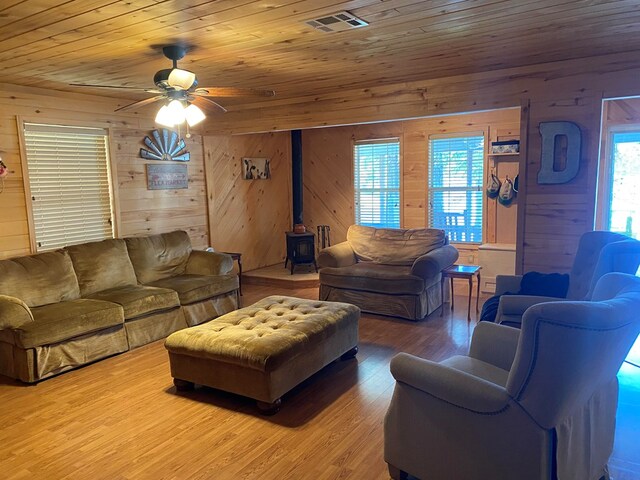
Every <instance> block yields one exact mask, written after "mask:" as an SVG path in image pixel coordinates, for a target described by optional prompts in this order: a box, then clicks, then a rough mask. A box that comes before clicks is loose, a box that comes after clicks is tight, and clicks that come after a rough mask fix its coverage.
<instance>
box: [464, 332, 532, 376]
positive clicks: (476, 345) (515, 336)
mask: <svg viewBox="0 0 640 480" xmlns="http://www.w3.org/2000/svg"><path fill="white" fill-rule="evenodd" d="M519 339H520V330H519V329H517V328H512V327H507V326H505V325H497V324H495V323H491V322H480V323H479V324H478V325H477V326H476V328H475V330H474V331H473V337H472V338H471V347H470V348H469V356H470V357H472V358H475V359H477V360H481V361H483V362H486V363H490V364H491V365H494V366H496V367H498V368H501V369H503V370H511V365H512V364H513V359H514V358H515V356H516V350H517V349H518V340H519Z"/></svg>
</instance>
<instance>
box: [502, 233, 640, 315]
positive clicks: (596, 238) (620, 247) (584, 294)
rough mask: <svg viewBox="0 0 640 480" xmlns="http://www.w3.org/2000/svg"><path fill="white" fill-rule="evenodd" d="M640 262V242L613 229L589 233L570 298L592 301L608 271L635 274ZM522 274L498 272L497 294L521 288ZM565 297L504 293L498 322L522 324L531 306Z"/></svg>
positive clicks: (572, 275) (574, 268) (579, 252)
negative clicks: (523, 317) (595, 291)
mask: <svg viewBox="0 0 640 480" xmlns="http://www.w3.org/2000/svg"><path fill="white" fill-rule="evenodd" d="M638 265H640V242H638V241H637V240H634V239H632V238H629V237H627V236H625V235H621V234H619V233H613V232H604V231H593V232H587V233H585V234H583V235H582V237H581V238H580V243H579V244H578V250H577V252H576V256H575V259H574V261H573V266H572V267H571V272H570V273H569V290H568V292H567V296H566V300H589V299H590V298H591V295H592V294H593V289H594V287H595V285H596V283H597V282H598V280H599V279H600V277H602V276H603V275H604V274H605V273H609V272H622V273H630V274H635V273H636V270H637V269H638ZM521 280H522V276H521V275H498V276H497V277H496V295H502V294H504V293H506V292H518V291H519V290H520V281H521ZM561 300H565V299H563V298H558V297H540V296H535V295H504V296H503V297H501V298H500V304H499V305H498V312H497V315H496V323H501V324H503V325H508V326H511V327H520V323H521V322H522V315H523V314H524V312H525V311H526V310H527V308H529V307H531V306H532V305H536V304H538V303H542V302H557V301H561Z"/></svg>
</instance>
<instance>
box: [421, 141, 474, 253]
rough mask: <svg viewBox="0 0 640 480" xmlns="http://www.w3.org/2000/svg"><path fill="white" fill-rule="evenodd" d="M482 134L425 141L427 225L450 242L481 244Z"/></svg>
mask: <svg viewBox="0 0 640 480" xmlns="http://www.w3.org/2000/svg"><path fill="white" fill-rule="evenodd" d="M483 167H484V135H483V134H482V133H478V134H472V135H467V136H456V137H453V136H446V137H445V136H432V137H431V138H430V139H429V185H428V187H429V188H428V199H429V226H430V227H433V228H441V229H443V230H445V231H446V232H447V234H448V235H449V240H450V241H452V242H461V243H467V242H468V243H481V242H482V202H483V197H484V194H483V188H482V182H483V178H484V174H483Z"/></svg>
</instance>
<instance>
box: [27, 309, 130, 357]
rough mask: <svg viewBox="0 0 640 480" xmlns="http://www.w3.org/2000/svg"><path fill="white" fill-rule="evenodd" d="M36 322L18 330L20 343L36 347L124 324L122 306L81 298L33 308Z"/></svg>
mask: <svg viewBox="0 0 640 480" xmlns="http://www.w3.org/2000/svg"><path fill="white" fill-rule="evenodd" d="M31 313H32V314H33V319H34V321H33V322H30V323H27V324H24V325H23V326H21V327H20V328H19V329H16V330H15V332H16V345H18V346H19V347H22V348H33V347H39V346H41V345H50V344H52V343H57V342H62V341H64V340H69V339H70V338H74V337H77V336H79V335H85V334H87V333H92V332H96V331H99V330H103V329H105V328H109V327H114V326H117V325H121V324H122V323H123V322H124V315H123V311H122V307H121V306H120V305H116V304H115V303H110V302H102V301H100V300H89V299H86V298H80V299H78V300H70V301H64V302H58V303H54V304H51V305H45V306H42V307H36V308H32V309H31Z"/></svg>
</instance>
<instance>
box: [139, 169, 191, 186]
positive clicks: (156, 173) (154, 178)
mask: <svg viewBox="0 0 640 480" xmlns="http://www.w3.org/2000/svg"><path fill="white" fill-rule="evenodd" d="M146 166H147V190H179V189H183V188H189V174H188V172H187V166H186V165H156V164H149V163H148V164H147V165H146Z"/></svg>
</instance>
